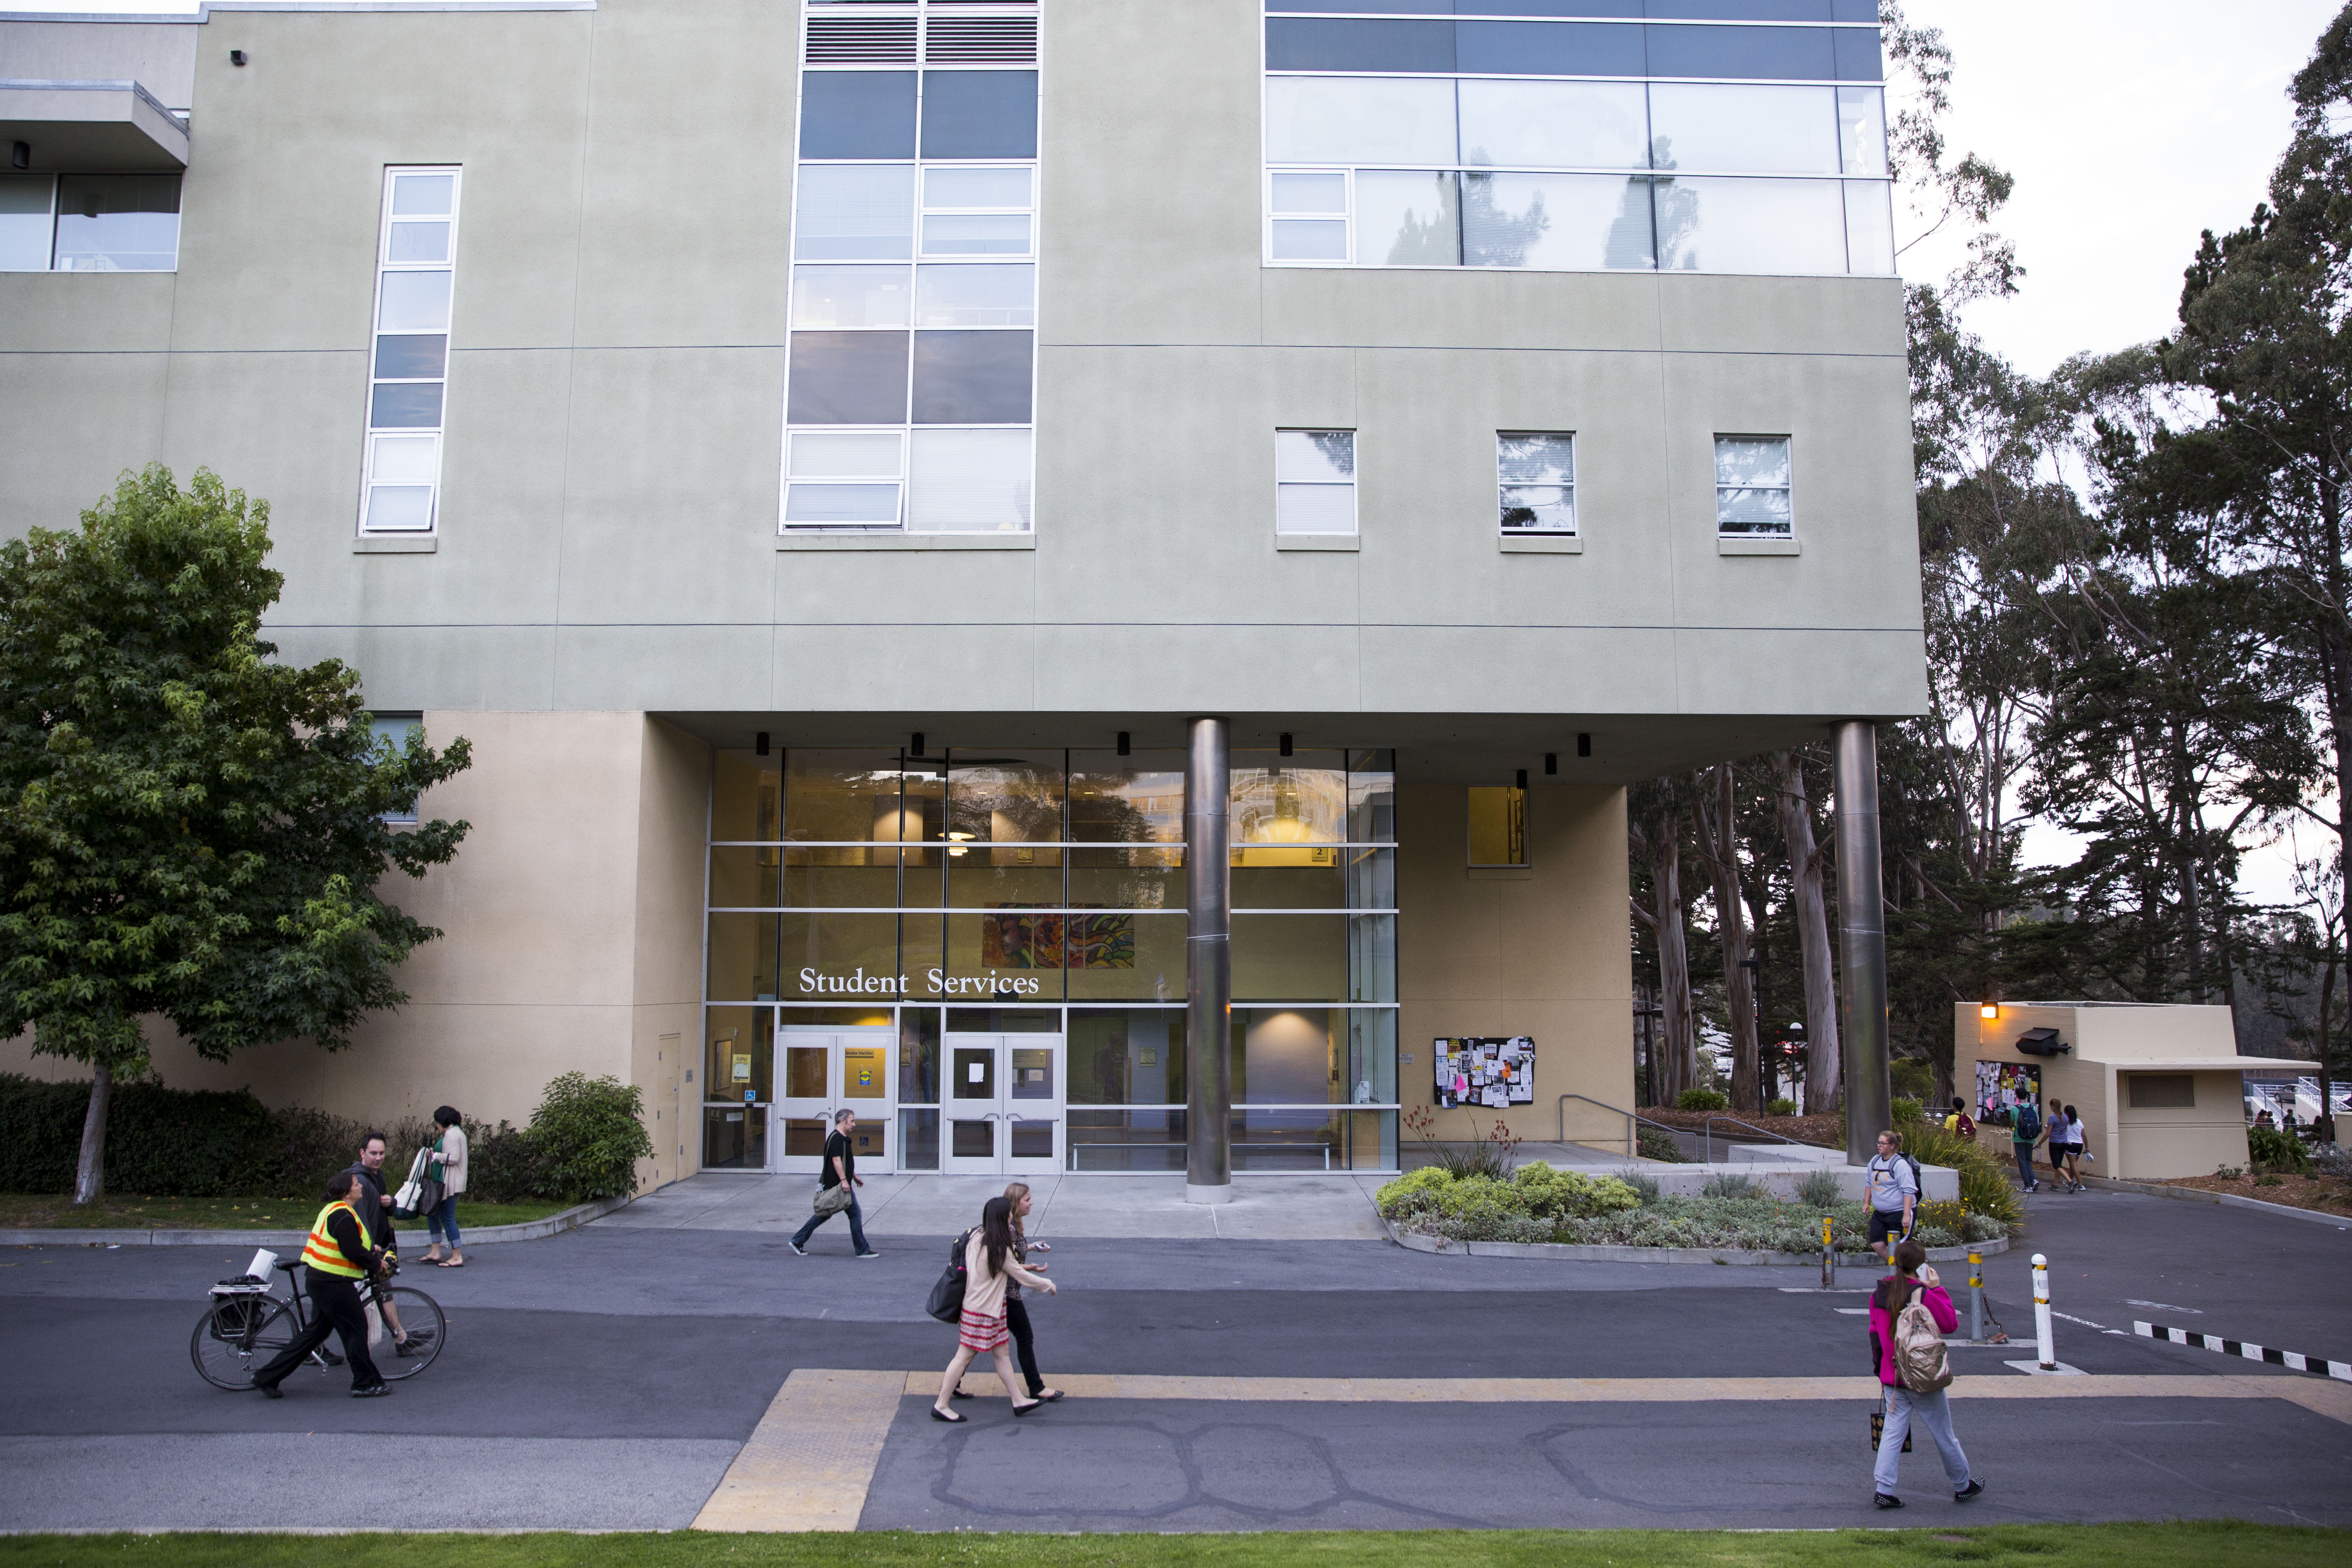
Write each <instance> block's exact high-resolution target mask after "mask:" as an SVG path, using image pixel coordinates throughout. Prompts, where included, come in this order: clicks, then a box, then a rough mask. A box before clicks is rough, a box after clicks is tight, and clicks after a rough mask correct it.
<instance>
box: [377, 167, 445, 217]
mask: <svg viewBox="0 0 2352 1568" xmlns="http://www.w3.org/2000/svg"><path fill="white" fill-rule="evenodd" d="M456 200H457V175H455V174H394V176H393V177H392V216H394V217H446V216H449V215H450V214H451V213H452V212H455V211H456V210H457V209H456V208H455V207H454V206H452V205H450V204H451V203H453V202H454V201H456Z"/></svg>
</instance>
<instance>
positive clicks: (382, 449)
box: [368, 436, 441, 485]
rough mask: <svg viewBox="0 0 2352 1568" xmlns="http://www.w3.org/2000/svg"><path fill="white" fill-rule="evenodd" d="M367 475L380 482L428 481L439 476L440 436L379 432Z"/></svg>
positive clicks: (407, 483) (384, 483)
mask: <svg viewBox="0 0 2352 1568" xmlns="http://www.w3.org/2000/svg"><path fill="white" fill-rule="evenodd" d="M373 444H374V447H375V452H374V458H375V461H374V463H373V465H372V466H371V467H370V468H369V470H368V477H369V478H370V479H373V481H374V482H375V483H377V484H380V485H394V484H405V485H429V484H431V483H432V482H433V481H434V479H436V477H437V473H436V470H437V468H438V466H439V465H438V462H437V459H438V458H439V455H440V446H441V438H440V437H438V436H378V437H374V442H373Z"/></svg>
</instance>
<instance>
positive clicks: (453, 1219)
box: [417, 1105, 466, 1268]
mask: <svg viewBox="0 0 2352 1568" xmlns="http://www.w3.org/2000/svg"><path fill="white" fill-rule="evenodd" d="M433 1124H434V1125H435V1126H436V1127H437V1128H439V1129H440V1130H441V1135H440V1136H439V1137H438V1138H437V1139H436V1140H435V1141H434V1143H433V1145H432V1147H433V1163H432V1164H431V1165H429V1166H427V1167H426V1173H428V1174H429V1175H431V1176H432V1177H433V1179H434V1180H436V1181H437V1182H439V1183H440V1184H441V1201H440V1202H439V1203H437V1204H435V1205H433V1208H432V1211H431V1212H430V1213H428V1214H427V1215H425V1226H426V1228H427V1229H428V1231H429V1232H430V1233H431V1237H432V1245H430V1246H428V1247H425V1256H424V1257H422V1258H418V1259H417V1261H418V1262H419V1263H434V1264H438V1265H439V1266H440V1267H442V1268H464V1267H466V1255H465V1254H464V1253H462V1252H460V1251H458V1250H457V1194H459V1193H462V1192H464V1191H465V1190H466V1122H465V1119H464V1118H463V1117H461V1116H459V1115H458V1114H457V1108H456V1107H455V1106H449V1105H445V1106H443V1107H441V1108H440V1109H439V1110H436V1111H435V1112H434V1113H433ZM445 1235H446V1237H448V1238H449V1256H448V1257H446V1258H444V1257H442V1256H441V1238H442V1237H444V1236H445Z"/></svg>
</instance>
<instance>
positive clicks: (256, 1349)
mask: <svg viewBox="0 0 2352 1568" xmlns="http://www.w3.org/2000/svg"><path fill="white" fill-rule="evenodd" d="M273 1267H274V1271H275V1272H277V1273H279V1274H283V1275H285V1276H286V1285H287V1289H288V1291H289V1295H288V1296H279V1295H277V1294H274V1293H273V1292H272V1291H271V1289H270V1288H269V1287H270V1281H268V1280H267V1279H257V1278H256V1277H255V1276H253V1275H250V1274H247V1275H245V1276H244V1277H242V1278H241V1279H231V1280H223V1281H222V1282H221V1283H220V1284H218V1285H215V1286H214V1287H213V1289H212V1294H213V1304H212V1305H211V1306H210V1307H207V1308H206V1309H205V1315H204V1316H203V1317H202V1318H200V1319H198V1320H197V1321H196V1329H195V1332H194V1335H192V1336H191V1337H190V1339H189V1342H188V1356H189V1359H190V1360H192V1361H194V1363H196V1371H197V1373H199V1374H201V1375H202V1376H203V1378H204V1380H205V1382H206V1383H209V1384H212V1385H213V1386H214V1387H215V1388H226V1389H228V1390H230V1391H231V1392H232V1393H234V1392H238V1391H242V1390H245V1389H249V1388H251V1387H252V1386H253V1373H254V1371H255V1369H256V1368H257V1367H263V1366H267V1365H268V1364H269V1363H271V1362H272V1361H274V1360H276V1359H277V1358H278V1356H279V1355H280V1354H281V1353H283V1352H285V1351H286V1349H287V1348H288V1347H289V1346H290V1345H292V1344H293V1342H295V1341H296V1340H298V1339H299V1338H300V1337H301V1336H302V1333H303V1331H304V1330H306V1329H308V1328H309V1327H310V1310H309V1308H308V1307H307V1306H306V1304H305V1302H304V1300H303V1293H302V1291H301V1289H300V1288H299V1285H298V1284H297V1282H296V1280H295V1279H294V1271H295V1270H296V1269H298V1268H301V1267H302V1264H301V1261H300V1260H299V1258H279V1259H278V1260H276V1262H275V1264H274V1266H273ZM387 1294H389V1295H390V1296H391V1298H392V1305H393V1309H394V1310H395V1311H397V1312H398V1313H399V1314H400V1326H401V1327H402V1328H403V1329H404V1330H405V1331H407V1333H408V1336H409V1342H408V1343H407V1344H394V1343H393V1342H392V1338H391V1334H390V1332H389V1326H388V1325H387V1326H386V1331H385V1333H384V1336H383V1340H382V1341H381V1342H380V1343H381V1345H382V1348H383V1350H384V1351H386V1352H388V1353H386V1354H384V1355H383V1357H382V1358H381V1359H380V1360H378V1361H377V1363H376V1367H377V1370H378V1371H380V1372H382V1373H383V1375H384V1380H385V1381H386V1382H388V1383H398V1382H401V1381H402V1380H404V1379H406V1378H411V1377H415V1375H416V1374H417V1373H420V1372H423V1371H424V1370H425V1368H426V1367H428V1366H431V1365H432V1364H433V1363H434V1362H435V1361H436V1359H438V1358H439V1356H440V1354H441V1348H442V1347H443V1346H444V1345H446V1344H447V1343H448V1342H449V1320H448V1317H447V1315H446V1313H444V1312H443V1311H442V1310H441V1304H440V1303H439V1302H438V1301H436V1300H434V1299H433V1298H432V1297H430V1296H428V1295H426V1294H425V1292H424V1291H422V1290H419V1289H415V1288H414V1287H411V1286H407V1285H394V1286H393V1287H391V1289H389V1291H388V1292H387ZM367 1301H368V1304H369V1305H370V1306H371V1307H372V1306H373V1304H374V1297H373V1294H370V1295H369V1296H368V1297H367ZM378 1321H381V1318H380V1316H379V1319H378ZM372 1348H373V1347H372ZM308 1364H310V1365H311V1366H315V1367H321V1368H324V1367H332V1366H341V1365H342V1364H343V1358H342V1357H341V1356H340V1355H337V1354H335V1353H334V1352H331V1351H330V1350H328V1349H327V1347H326V1346H324V1345H320V1347H319V1348H318V1349H317V1350H315V1351H312V1352H310V1359H309V1363H308Z"/></svg>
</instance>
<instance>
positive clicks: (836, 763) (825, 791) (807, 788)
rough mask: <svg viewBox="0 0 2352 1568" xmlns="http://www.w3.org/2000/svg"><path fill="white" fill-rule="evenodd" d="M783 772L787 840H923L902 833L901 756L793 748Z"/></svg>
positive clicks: (769, 760)
mask: <svg viewBox="0 0 2352 1568" xmlns="http://www.w3.org/2000/svg"><path fill="white" fill-rule="evenodd" d="M761 761H762V762H770V763H771V765H772V760H771V759H765V758H763V759H761ZM784 770H785V771H784V776H783V788H784V827H783V837H786V838H796V839H804V840H824V839H834V840H848V841H849V842H851V843H853V844H866V843H877V844H881V843H889V844H895V843H898V842H899V841H900V840H901V839H902V838H919V837H920V834H919V831H908V832H902V831H901V823H900V817H899V799H898V753H897V752H885V751H880V750H856V751H848V750H843V751H835V750H830V749H825V748H821V747H816V746H794V747H793V748H791V749H790V750H789V751H788V752H785V754H784ZM909 826H911V825H909Z"/></svg>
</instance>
